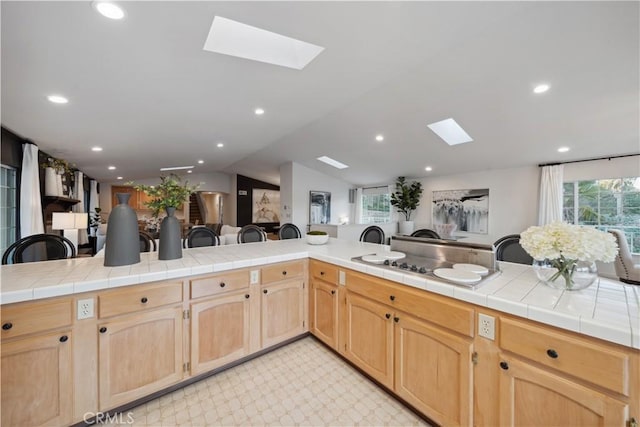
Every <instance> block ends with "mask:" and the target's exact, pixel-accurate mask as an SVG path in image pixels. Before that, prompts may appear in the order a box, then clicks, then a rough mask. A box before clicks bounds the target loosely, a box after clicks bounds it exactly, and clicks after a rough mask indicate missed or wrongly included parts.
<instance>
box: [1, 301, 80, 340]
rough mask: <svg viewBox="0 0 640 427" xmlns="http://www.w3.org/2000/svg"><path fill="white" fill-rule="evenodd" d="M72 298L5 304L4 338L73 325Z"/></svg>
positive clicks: (3, 313) (3, 310)
mask: <svg viewBox="0 0 640 427" xmlns="http://www.w3.org/2000/svg"><path fill="white" fill-rule="evenodd" d="M71 301H72V300H71V298H64V299H60V300H54V301H45V302H27V303H19V304H11V305H7V306H3V307H2V310H1V314H2V316H1V317H2V339H6V338H13V337H18V336H20V335H26V334H31V333H34V332H42V331H47V330H49V329H55V328H61V327H65V326H69V325H71V322H72V317H73V310H72V304H71Z"/></svg>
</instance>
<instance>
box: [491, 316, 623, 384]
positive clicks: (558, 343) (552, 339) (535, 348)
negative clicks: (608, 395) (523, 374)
mask: <svg viewBox="0 0 640 427" xmlns="http://www.w3.org/2000/svg"><path fill="white" fill-rule="evenodd" d="M500 347H502V348H503V349H504V350H507V351H510V352H512V353H515V354H517V355H520V356H522V357H526V358H527V359H531V360H534V361H536V362H538V363H541V364H543V365H545V366H549V367H552V368H555V369H558V370H560V371H562V372H565V373H567V374H569V375H572V376H575V377H577V378H581V379H583V380H585V381H589V382H591V383H593V384H597V385H600V386H602V387H605V388H608V389H610V390H613V391H615V392H618V393H621V394H624V395H627V396H628V395H629V384H628V378H629V356H628V355H627V354H625V353H623V352H620V351H618V350H616V349H615V348H614V347H613V346H609V345H605V344H602V343H598V342H594V341H589V340H586V339H579V338H576V337H573V336H571V335H569V334H564V333H561V332H556V331H552V330H549V329H544V328H541V327H538V326H534V325H532V324H529V323H525V322H520V321H517V320H513V319H510V318H504V317H503V318H501V319H500Z"/></svg>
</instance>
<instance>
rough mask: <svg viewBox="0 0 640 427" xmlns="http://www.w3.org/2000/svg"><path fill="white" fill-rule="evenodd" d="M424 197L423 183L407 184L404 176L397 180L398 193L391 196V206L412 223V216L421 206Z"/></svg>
mask: <svg viewBox="0 0 640 427" xmlns="http://www.w3.org/2000/svg"><path fill="white" fill-rule="evenodd" d="M420 196H422V183H421V182H419V181H413V182H411V183H409V182H407V180H406V179H405V177H404V176H401V177H398V179H397V180H396V191H395V192H394V193H392V194H391V205H393V206H394V207H395V208H396V210H397V211H398V212H401V213H402V214H403V215H404V217H405V219H406V220H407V221H411V214H412V213H413V211H415V210H416V209H417V208H418V205H420Z"/></svg>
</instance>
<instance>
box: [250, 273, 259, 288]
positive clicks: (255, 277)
mask: <svg viewBox="0 0 640 427" xmlns="http://www.w3.org/2000/svg"><path fill="white" fill-rule="evenodd" d="M249 283H250V284H252V285H257V284H258V283H260V270H251V272H250V278H249Z"/></svg>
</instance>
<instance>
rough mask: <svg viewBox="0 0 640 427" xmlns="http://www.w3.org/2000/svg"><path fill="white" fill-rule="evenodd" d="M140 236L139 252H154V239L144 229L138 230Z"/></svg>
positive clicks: (155, 248) (155, 247)
mask: <svg viewBox="0 0 640 427" xmlns="http://www.w3.org/2000/svg"><path fill="white" fill-rule="evenodd" d="M138 235H139V236H140V252H155V251H156V250H157V246H156V240H155V239H154V238H153V236H152V235H151V234H149V233H147V232H146V231H143V230H140V231H138Z"/></svg>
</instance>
